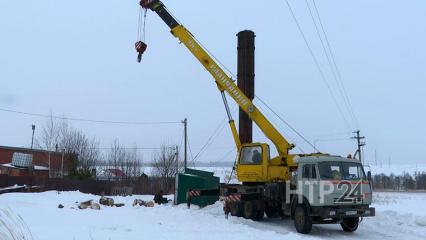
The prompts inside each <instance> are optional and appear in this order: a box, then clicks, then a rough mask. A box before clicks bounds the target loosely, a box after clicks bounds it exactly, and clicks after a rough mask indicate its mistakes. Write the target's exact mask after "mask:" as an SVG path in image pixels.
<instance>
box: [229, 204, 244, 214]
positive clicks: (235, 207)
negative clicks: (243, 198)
mask: <svg viewBox="0 0 426 240" xmlns="http://www.w3.org/2000/svg"><path fill="white" fill-rule="evenodd" d="M231 216H235V217H242V216H243V204H242V203H240V202H233V203H231Z"/></svg>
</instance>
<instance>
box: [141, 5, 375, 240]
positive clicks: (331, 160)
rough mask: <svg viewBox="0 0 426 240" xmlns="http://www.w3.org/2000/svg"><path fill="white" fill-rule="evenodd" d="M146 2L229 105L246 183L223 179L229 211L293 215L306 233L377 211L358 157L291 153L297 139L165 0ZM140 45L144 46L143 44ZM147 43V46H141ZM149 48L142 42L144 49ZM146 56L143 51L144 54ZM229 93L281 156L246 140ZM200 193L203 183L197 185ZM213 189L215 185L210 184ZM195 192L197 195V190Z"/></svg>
mask: <svg viewBox="0 0 426 240" xmlns="http://www.w3.org/2000/svg"><path fill="white" fill-rule="evenodd" d="M140 5H141V7H142V8H144V9H146V10H152V11H154V12H155V13H157V14H158V16H159V17H160V18H161V19H162V20H163V21H164V22H165V23H166V25H167V26H168V27H169V28H170V31H171V33H172V35H173V36H174V37H176V38H177V39H178V40H179V41H180V42H181V43H182V44H183V45H184V46H185V47H186V48H187V49H188V50H189V51H190V52H191V53H192V55H193V56H194V57H195V58H196V59H197V60H198V61H199V62H200V63H201V64H202V65H203V66H204V68H205V69H206V70H207V71H208V72H209V73H210V74H211V76H212V77H213V79H214V81H215V83H216V86H217V88H218V90H219V92H220V93H221V95H222V99H223V102H224V105H225V109H226V113H227V116H228V119H229V126H230V129H231V132H232V136H233V138H234V142H235V145H236V148H237V150H238V156H237V161H236V165H235V168H236V175H237V179H238V181H239V182H240V184H221V185H220V187H219V189H218V190H217V191H218V194H220V197H221V199H222V200H224V211H225V214H226V216H227V215H228V214H229V213H230V214H231V215H232V216H238V217H244V218H247V219H252V220H255V221H258V220H261V219H262V218H264V216H265V214H266V216H267V217H278V216H281V217H285V216H288V217H291V218H292V219H294V226H295V228H296V230H297V231H298V232H300V233H304V234H306V233H309V232H310V231H311V229H312V224H313V223H315V224H317V223H318V224H323V223H324V224H325V223H340V225H341V227H342V228H343V230H344V231H347V232H353V231H355V230H356V229H357V228H358V224H359V223H360V219H362V218H363V217H370V216H374V215H375V209H374V208H372V207H370V205H371V201H372V186H371V173H370V172H368V174H367V175H366V174H365V171H364V168H363V165H362V163H361V162H360V161H359V160H357V159H352V158H345V157H340V156H332V155H329V154H322V153H313V154H290V150H291V149H293V148H294V145H293V144H291V143H289V142H288V141H287V140H286V138H285V137H284V136H283V135H282V134H280V132H279V131H278V130H277V129H276V128H275V127H274V126H273V125H272V124H271V122H270V121H269V120H268V119H267V118H266V117H265V115H264V114H263V113H262V112H261V111H260V110H259V109H258V108H257V107H256V106H255V105H254V103H253V102H252V101H251V100H250V99H249V98H248V97H247V96H246V95H245V94H244V93H243V92H242V91H241V90H240V89H239V88H238V87H237V85H236V84H235V83H234V79H232V77H230V76H229V75H228V74H227V73H226V72H225V71H224V70H223V69H222V67H221V66H220V65H219V64H218V62H217V61H215V59H214V58H213V57H212V55H211V54H209V52H208V51H207V50H206V49H204V48H203V46H202V45H201V44H200V43H199V42H198V41H197V40H196V38H195V37H194V35H193V34H191V33H190V31H188V30H187V29H186V28H185V27H184V26H183V25H182V24H180V23H179V22H178V21H177V20H176V19H175V18H174V17H173V16H172V15H171V13H170V12H169V11H168V9H167V8H166V7H165V5H164V4H163V3H162V2H161V1H159V0H142V1H140ZM138 46H139V49H138ZM141 46H142V47H141ZM145 49H146V44H145V43H143V42H138V43H136V50H137V51H138V52H139V55H141V54H142V53H143V51H145ZM139 60H140V56H139ZM225 93H226V94H228V95H229V96H230V97H231V98H232V99H233V100H234V101H235V102H236V103H237V104H238V106H239V107H240V108H241V109H242V110H243V111H244V112H245V113H247V115H248V116H249V118H250V119H251V120H252V121H253V122H254V123H255V124H256V125H257V126H258V127H259V128H260V130H261V131H262V132H263V134H264V135H265V136H266V137H267V138H268V139H270V141H271V142H272V143H273V145H274V147H275V148H276V150H277V156H275V157H270V147H269V145H268V144H267V143H244V144H241V142H240V139H239V136H238V132H237V130H236V127H235V123H234V120H233V119H232V115H231V112H230V110H229V106H228V102H227V97H226V94H225ZM191 192H195V196H200V195H202V194H203V189H199V190H196V191H195V190H194V189H193V190H192V191H191ZM206 192H209V193H211V190H206ZM189 196H192V195H191V194H190V195H189Z"/></svg>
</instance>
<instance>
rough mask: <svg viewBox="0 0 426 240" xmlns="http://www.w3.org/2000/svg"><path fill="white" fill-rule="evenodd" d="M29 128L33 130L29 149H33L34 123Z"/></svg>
mask: <svg viewBox="0 0 426 240" xmlns="http://www.w3.org/2000/svg"><path fill="white" fill-rule="evenodd" d="M31 129H32V130H33V136H32V137H31V149H33V145H34V132H35V125H34V124H33V125H31Z"/></svg>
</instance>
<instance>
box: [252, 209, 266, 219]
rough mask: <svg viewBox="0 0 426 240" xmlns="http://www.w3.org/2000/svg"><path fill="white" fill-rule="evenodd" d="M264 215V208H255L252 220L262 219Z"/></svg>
mask: <svg viewBox="0 0 426 240" xmlns="http://www.w3.org/2000/svg"><path fill="white" fill-rule="evenodd" d="M264 216H265V211H264V210H257V212H256V215H255V216H254V218H253V220H254V221H260V220H262V219H263V217H264Z"/></svg>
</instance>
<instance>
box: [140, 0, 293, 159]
mask: <svg viewBox="0 0 426 240" xmlns="http://www.w3.org/2000/svg"><path fill="white" fill-rule="evenodd" d="M140 5H141V6H142V7H143V8H146V9H151V10H152V11H154V12H156V13H157V14H158V15H159V16H160V18H161V19H163V21H164V22H165V23H166V24H167V25H168V26H169V27H170V29H171V33H172V34H173V35H174V36H175V37H176V38H178V39H179V40H180V41H181V42H182V43H183V44H184V45H185V46H186V47H187V48H188V49H189V51H190V52H191V53H192V54H193V55H194V56H195V57H196V58H197V59H198V61H200V63H201V64H203V66H204V67H205V68H206V70H207V71H208V72H209V73H210V74H211V75H212V76H213V78H214V79H215V81H216V84H217V86H218V88H219V90H220V91H226V92H227V93H228V94H229V95H230V96H231V97H232V99H234V101H235V102H237V104H238V105H239V106H240V107H241V109H242V110H243V111H244V112H246V113H247V114H248V116H249V117H250V119H252V120H253V121H254V122H255V123H256V125H257V126H258V127H259V128H260V129H261V130H262V132H263V133H264V134H265V135H266V137H268V138H269V139H270V140H271V141H272V142H273V143H274V145H275V147H276V148H277V150H278V154H279V155H280V157H282V158H284V159H286V158H287V155H288V151H289V150H290V149H292V148H293V147H294V145H293V144H289V143H288V142H287V140H286V139H285V138H284V137H283V136H282V135H281V134H280V133H279V132H278V131H277V129H276V128H275V127H274V126H273V125H272V124H271V123H270V122H269V121H268V119H266V117H265V116H264V115H263V114H262V113H261V112H260V111H259V110H258V109H257V108H256V106H254V104H253V103H252V101H250V99H249V98H248V97H247V96H246V95H245V94H244V93H243V92H242V91H241V90H240V89H239V88H238V86H237V85H236V84H235V83H234V81H233V80H232V78H231V77H229V76H228V75H227V74H226V73H225V71H223V69H222V68H221V67H220V66H219V65H218V64H217V63H216V61H214V59H213V58H212V57H211V56H210V55H209V54H208V53H207V51H206V50H204V48H203V47H202V46H201V45H200V44H199V43H198V42H197V40H196V39H195V37H194V36H193V35H192V34H191V33H190V32H189V31H188V30H187V29H186V28H185V27H183V26H182V25H181V24H180V23H179V22H178V21H177V20H176V19H175V18H174V17H173V16H172V15H171V14H170V13H169V12H168V11H167V9H166V7H165V6H164V4H163V3H162V2H161V1H159V0H142V1H141V2H140Z"/></svg>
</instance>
